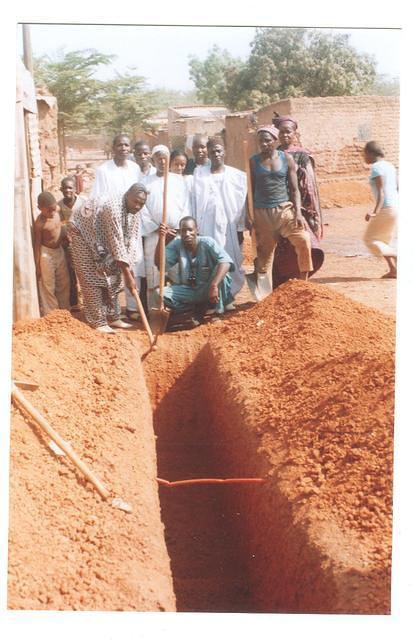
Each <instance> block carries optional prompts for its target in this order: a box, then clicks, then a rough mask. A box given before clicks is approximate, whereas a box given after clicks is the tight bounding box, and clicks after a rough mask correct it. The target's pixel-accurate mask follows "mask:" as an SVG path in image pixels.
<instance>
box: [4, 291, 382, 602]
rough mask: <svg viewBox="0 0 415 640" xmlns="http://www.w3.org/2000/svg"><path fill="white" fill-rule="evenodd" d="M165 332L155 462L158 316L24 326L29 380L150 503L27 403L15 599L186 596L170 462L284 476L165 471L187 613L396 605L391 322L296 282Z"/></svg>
mask: <svg viewBox="0 0 415 640" xmlns="http://www.w3.org/2000/svg"><path fill="white" fill-rule="evenodd" d="M158 344H159V349H158V351H155V352H152V353H150V354H149V355H148V356H147V357H146V359H145V362H144V363H145V370H146V376H147V383H148V385H149V390H150V395H151V399H152V407H153V410H154V420H155V430H156V434H157V438H158V463H157V464H158V470H157V471H156V468H155V466H156V465H155V452H154V435H153V432H152V429H151V416H150V412H149V411H150V406H149V401H148V395H147V390H146V388H145V382H144V379H143V377H142V373H141V365H140V363H139V360H138V354H139V353H140V352H142V351H144V350H145V346H144V345H145V337H144V335H143V332H142V331H133V332H130V334H127V335H125V334H124V335H116V336H102V335H99V334H97V333H96V332H94V331H92V330H90V329H89V328H88V327H86V326H85V325H83V324H81V323H79V322H77V321H75V320H73V319H72V318H71V317H70V315H69V314H68V313H66V312H55V313H54V314H51V315H50V316H48V317H46V318H43V319H42V320H40V321H34V322H31V323H23V324H18V325H16V327H15V334H14V373H13V375H14V377H16V378H20V379H31V380H33V379H34V380H35V381H36V382H38V383H39V389H38V390H37V391H30V392H29V391H26V392H24V393H25V394H26V396H27V397H28V398H29V399H30V400H31V401H32V402H33V404H34V405H35V406H36V407H37V408H38V409H39V410H40V411H41V412H42V413H43V414H44V415H45V416H46V418H47V419H48V420H49V421H50V422H51V424H52V425H53V426H55V427H56V428H57V430H58V431H60V433H61V435H62V436H63V437H64V438H65V439H66V440H70V441H72V444H73V447H74V449H75V450H76V451H77V453H78V454H79V455H80V456H81V458H82V459H84V460H85V461H86V462H87V463H88V464H90V465H91V467H92V468H93V469H94V471H95V472H96V473H97V474H98V475H99V476H100V477H101V478H102V480H103V481H104V482H105V483H106V484H107V485H108V486H109V487H111V489H112V490H113V491H114V494H115V495H118V496H121V497H122V498H123V499H124V500H126V501H127V502H129V503H131V504H132V505H133V507H134V512H133V514H131V515H129V514H125V513H124V512H121V511H118V510H116V509H113V508H111V507H110V506H109V505H108V504H107V503H105V502H103V501H102V500H101V498H100V497H99V496H98V494H97V493H96V491H95V490H94V489H93V488H92V486H91V485H90V484H89V483H86V482H85V480H84V479H83V478H82V477H81V476H80V475H79V474H78V472H77V471H75V470H74V468H73V466H72V465H71V464H70V462H69V461H67V460H66V459H63V458H57V457H55V456H54V454H53V453H51V452H50V450H49V449H48V448H47V446H46V444H45V438H44V436H43V435H42V434H41V433H40V431H39V430H38V429H37V428H35V427H33V424H32V422H31V421H28V422H29V424H30V426H28V424H25V421H24V420H23V418H22V416H21V414H20V412H19V411H18V410H17V409H15V408H13V410H12V415H13V421H12V432H11V436H12V442H11V480H10V492H11V495H10V498H11V511H10V566H9V570H10V578H9V606H10V607H11V608H44V609H53V608H55V609H71V608H74V609H109V610H111V609H138V610H161V609H167V610H173V609H174V596H173V594H172V576H171V575H170V569H169V557H168V556H167V554H166V548H165V543H164V540H163V538H162V525H161V523H160V513H159V503H158V497H157V486H156V481H155V478H156V475H158V476H160V477H162V478H165V479H166V480H169V481H175V480H183V479H187V478H202V477H218V478H227V477H228V478H229V477H263V478H265V480H266V482H265V484H264V485H256V486H255V485H251V486H249V485H245V486H237V485H234V486H232V485H231V486H229V485H223V486H218V485H216V486H197V485H196V486H190V487H160V500H161V503H162V511H163V520H164V523H165V526H166V543H167V548H168V553H169V556H170V562H171V568H172V571H173V583H174V591H175V597H176V599H177V608H178V610H182V611H189V610H193V611H279V612H282V611H286V612H294V611H295V612H301V611H303V612H307V611H318V612H345V613H350V612H353V613H386V612H388V611H389V606H390V547H391V488H392V432H393V389H394V386H393V384H394V380H393V375H394V322H393V319H392V318H388V317H387V316H384V315H383V314H381V313H379V312H377V311H375V310H372V309H369V308H368V307H366V306H364V305H361V304H359V303H355V302H353V301H350V300H348V299H346V298H345V297H344V296H343V295H340V294H337V293H336V292H334V291H332V290H331V289H329V288H327V287H323V286H319V285H313V284H312V283H311V282H310V283H303V282H298V281H292V282H289V283H287V284H286V285H283V286H282V287H280V289H279V290H277V291H276V292H275V293H274V294H273V295H272V296H270V297H269V298H268V299H267V300H265V301H264V302H262V303H260V304H258V305H255V306H252V307H251V308H249V309H248V310H247V311H244V312H242V311H237V312H235V313H233V314H229V317H228V319H227V320H225V321H224V322H223V323H222V324H219V325H215V324H213V325H207V326H202V327H200V328H199V329H196V330H194V331H192V332H181V333H178V334H166V335H164V336H161V337H160V339H159V343H158ZM137 460H138V461H139V462H138V463H137ZM23 505H24V508H22V506H23ZM33 549H36V554H33Z"/></svg>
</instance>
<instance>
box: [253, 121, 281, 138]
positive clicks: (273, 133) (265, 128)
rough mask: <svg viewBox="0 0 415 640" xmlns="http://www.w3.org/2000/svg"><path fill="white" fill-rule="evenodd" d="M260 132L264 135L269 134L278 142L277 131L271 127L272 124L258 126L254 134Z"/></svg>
mask: <svg viewBox="0 0 415 640" xmlns="http://www.w3.org/2000/svg"><path fill="white" fill-rule="evenodd" d="M260 131H266V133H269V134H270V135H271V136H272V137H273V138H275V140H278V134H279V131H278V129H277V128H276V127H273V126H272V124H264V125H262V126H260V127H259V128H258V129H257V131H256V132H257V133H259V132H260Z"/></svg>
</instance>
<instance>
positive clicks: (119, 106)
mask: <svg viewBox="0 0 415 640" xmlns="http://www.w3.org/2000/svg"><path fill="white" fill-rule="evenodd" d="M103 104H104V107H105V109H106V116H105V118H104V123H103V124H104V127H105V129H106V130H107V131H110V132H111V133H112V134H115V133H119V132H120V131H123V132H125V133H127V134H130V135H133V131H134V129H135V127H137V126H138V125H141V126H142V125H145V124H146V121H147V120H148V118H149V117H150V116H152V115H153V114H154V113H155V112H156V111H157V109H158V106H157V104H156V96H155V94H154V93H153V92H151V91H148V90H147V88H146V79H145V78H144V77H143V76H138V75H135V74H130V73H126V74H123V75H122V74H117V76H116V78H115V79H113V80H109V81H107V82H106V83H105V86H104V88H103Z"/></svg>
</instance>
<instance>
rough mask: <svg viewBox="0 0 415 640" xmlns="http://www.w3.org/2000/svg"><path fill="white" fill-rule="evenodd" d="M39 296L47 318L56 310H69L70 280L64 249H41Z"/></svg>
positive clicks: (42, 247) (43, 247)
mask: <svg viewBox="0 0 415 640" xmlns="http://www.w3.org/2000/svg"><path fill="white" fill-rule="evenodd" d="M40 273H41V277H40V282H39V295H40V303H41V307H42V313H43V315H44V316H45V315H46V314H48V313H50V312H51V311H53V310H54V309H69V307H70V304H69V292H70V280H69V272H68V267H67V264H66V256H65V252H64V250H63V248H62V247H58V248H57V249H50V248H49V247H45V246H44V245H42V246H41V248H40Z"/></svg>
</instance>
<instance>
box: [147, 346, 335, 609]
mask: <svg viewBox="0 0 415 640" xmlns="http://www.w3.org/2000/svg"><path fill="white" fill-rule="evenodd" d="M169 338H170V339H171V336H169ZM178 342H179V344H177V343H176V345H175V347H173V350H172V351H169V349H171V348H172V347H171V345H169V346H167V343H164V350H163V349H162V350H161V351H160V352H158V355H157V356H155V358H156V360H153V364H152V365H151V367H150V369H149V367H148V366H147V365H145V371H146V378H147V383H148V387H149V390H150V394H151V397H152V402H153V408H154V411H153V424H154V431H155V434H156V441H157V460H158V477H159V478H163V479H166V480H169V481H176V480H183V479H188V478H229V477H233V478H236V477H238V478H240V477H264V478H265V479H266V482H265V483H264V484H262V485H258V484H251V485H250V484H243V485H242V484H241V485H197V484H196V485H189V486H178V487H168V486H162V485H160V487H159V496H160V505H161V518H162V522H163V524H164V529H165V541H166V546H167V550H168V554H169V557H170V564H171V572H172V576H173V585H174V592H175V597H176V607H177V611H180V612H238V613H244V612H251V613H261V612H284V613H296V612H320V613H322V612H330V611H335V610H339V609H338V606H337V604H336V600H337V593H336V584H335V580H334V577H333V575H332V572H331V571H330V570H327V569H326V570H324V571H323V570H322V566H323V564H324V562H323V559H322V557H321V556H320V554H319V551H318V550H316V549H313V548H310V547H309V544H308V540H307V539H306V537H305V534H304V532H303V531H302V530H301V528H300V527H298V526H297V525H296V524H295V522H294V517H293V514H292V509H291V505H290V504H289V503H288V502H287V500H286V499H285V498H284V496H283V495H282V494H281V493H280V492H279V490H278V484H277V482H276V481H275V479H273V478H270V476H271V475H272V470H270V467H269V464H267V463H266V461H265V460H264V459H262V458H261V454H260V453H259V451H258V438H257V436H256V435H255V434H253V433H249V429H247V428H246V421H245V418H246V416H244V414H243V410H241V407H240V406H238V405H237V403H234V398H233V397H232V393H231V392H230V391H229V389H227V388H226V381H224V380H221V373H220V371H219V370H218V368H217V363H216V361H215V357H214V354H213V353H212V351H211V349H210V346H209V344H208V343H206V342H205V343H204V344H201V343H199V344H193V345H192V343H191V342H190V343H186V342H185V340H182V341H181V340H179V341H178ZM153 357H154V356H153ZM326 564H327V563H326Z"/></svg>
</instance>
